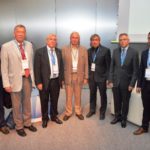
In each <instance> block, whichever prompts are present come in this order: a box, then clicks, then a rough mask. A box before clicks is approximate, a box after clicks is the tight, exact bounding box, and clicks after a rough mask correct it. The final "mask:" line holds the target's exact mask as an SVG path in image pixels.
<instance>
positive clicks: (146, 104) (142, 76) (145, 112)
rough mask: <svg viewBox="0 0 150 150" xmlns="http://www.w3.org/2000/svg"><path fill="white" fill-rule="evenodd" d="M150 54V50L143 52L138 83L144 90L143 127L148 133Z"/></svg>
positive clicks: (142, 93) (149, 116)
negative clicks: (146, 71) (149, 59)
mask: <svg viewBox="0 0 150 150" xmlns="http://www.w3.org/2000/svg"><path fill="white" fill-rule="evenodd" d="M148 52H149V49H147V50H145V51H143V52H142V55H141V63H140V69H139V76H138V83H137V87H139V88H141V89H142V90H141V96H142V102H143V107H144V110H143V120H142V127H143V129H144V130H146V131H148V127H149V121H150V81H148V80H146V78H145V69H146V68H147V59H148Z"/></svg>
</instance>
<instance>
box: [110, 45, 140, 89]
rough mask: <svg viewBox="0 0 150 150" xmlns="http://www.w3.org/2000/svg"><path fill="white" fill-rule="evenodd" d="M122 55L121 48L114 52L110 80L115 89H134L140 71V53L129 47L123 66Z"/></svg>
mask: <svg viewBox="0 0 150 150" xmlns="http://www.w3.org/2000/svg"><path fill="white" fill-rule="evenodd" d="M120 55H121V48H117V49H115V50H114V51H113V55H112V60H111V66H110V75H109V80H110V81H111V82H112V83H113V86H114V87H117V86H119V85H120V86H121V87H122V88H125V89H126V88H128V86H129V85H130V86H132V87H134V86H135V83H136V80H137V75H138V69H139V57H138V52H137V51H135V50H134V49H132V48H131V47H129V48H128V50H127V54H126V57H125V60H124V64H123V65H122V66H121V57H120Z"/></svg>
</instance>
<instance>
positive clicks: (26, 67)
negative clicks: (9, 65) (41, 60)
mask: <svg viewBox="0 0 150 150" xmlns="http://www.w3.org/2000/svg"><path fill="white" fill-rule="evenodd" d="M22 67H23V69H29V63H28V60H27V59H24V60H22Z"/></svg>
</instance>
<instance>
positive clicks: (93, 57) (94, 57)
mask: <svg viewBox="0 0 150 150" xmlns="http://www.w3.org/2000/svg"><path fill="white" fill-rule="evenodd" d="M99 51H100V48H98V50H97V52H96V53H95V54H94V56H92V59H93V62H95V59H96V56H97V54H98V52H99Z"/></svg>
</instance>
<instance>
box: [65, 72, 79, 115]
mask: <svg viewBox="0 0 150 150" xmlns="http://www.w3.org/2000/svg"><path fill="white" fill-rule="evenodd" d="M65 89H66V112H65V114H66V115H67V116H71V114H72V98H73V95H74V101H75V113H76V114H77V115H80V114H81V113H82V112H81V90H82V85H81V84H79V83H78V81H77V74H76V73H73V74H72V83H71V84H69V85H65Z"/></svg>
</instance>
